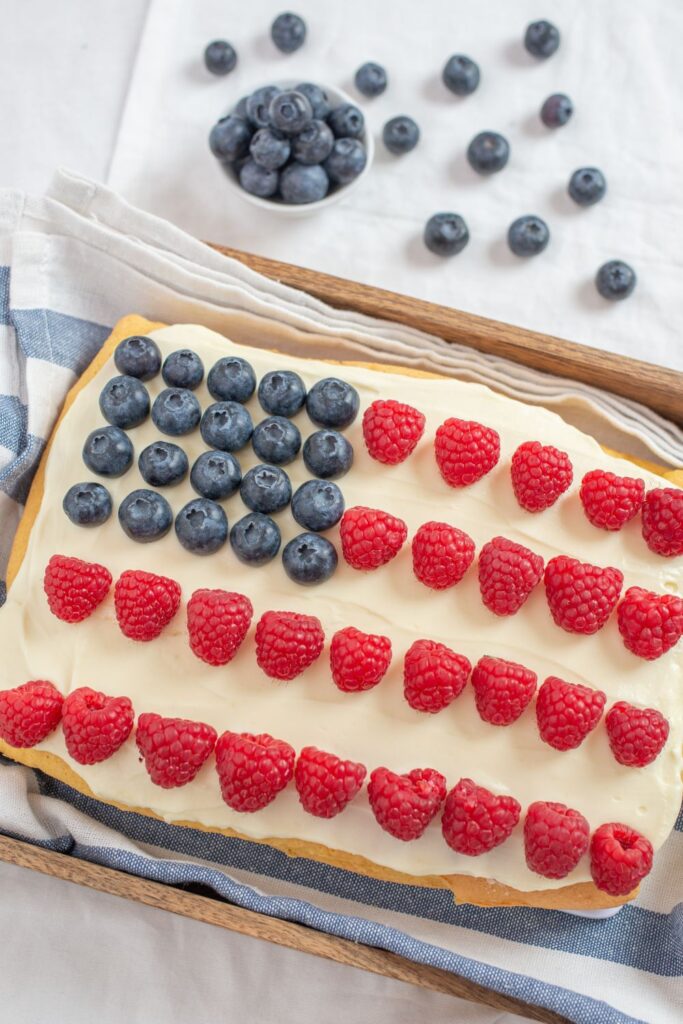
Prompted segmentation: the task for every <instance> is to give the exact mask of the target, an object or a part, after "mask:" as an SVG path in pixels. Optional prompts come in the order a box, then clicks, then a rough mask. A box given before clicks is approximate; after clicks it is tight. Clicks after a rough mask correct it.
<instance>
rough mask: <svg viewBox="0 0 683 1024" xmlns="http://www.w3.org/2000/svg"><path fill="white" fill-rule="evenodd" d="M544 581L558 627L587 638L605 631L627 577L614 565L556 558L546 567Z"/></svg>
mask: <svg viewBox="0 0 683 1024" xmlns="http://www.w3.org/2000/svg"><path fill="white" fill-rule="evenodd" d="M543 582H544V583H545V596H546V598H547V600H548V607H549V608H550V614H551V615H552V617H553V619H554V620H555V623H556V625H558V626H561V627H562V629H566V630H567V632H568V633H582V634H584V636H588V635H590V634H591V633H597V632H598V630H599V629H602V627H603V626H604V625H605V623H606V622H607V620H608V618H609V617H610V615H611V614H612V612H613V611H614V609H615V607H616V604H617V601H618V600H619V594H620V593H621V587H622V584H623V582H624V577H623V575H622V573H620V572H619V570H618V569H613V568H612V567H611V566H608V567H607V568H605V569H603V568H601V567H600V566H599V565H590V564H589V563H587V562H579V560H578V559H576V558H568V557H567V555H557V556H556V557H555V558H551V559H550V561H549V562H548V564H547V565H546V567H545V574H544V577H543Z"/></svg>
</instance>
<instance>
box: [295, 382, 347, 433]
mask: <svg viewBox="0 0 683 1024" xmlns="http://www.w3.org/2000/svg"><path fill="white" fill-rule="evenodd" d="M359 407H360V398H359V396H358V392H357V391H356V389H355V388H354V387H352V386H351V385H350V384H347V383H346V381H344V380H339V378H338V377H325V378H324V379H323V380H319V381H318V382H317V383H316V384H314V385H313V387H312V388H311V390H310V391H309V392H308V395H307V396H306V410H307V412H308V415H309V416H310V418H311V419H312V420H313V422H314V423H315V424H316V426H318V427H334V428H335V429H337V430H343V429H344V427H348V426H349V425H350V424H351V423H353V421H354V420H355V418H356V416H357V415H358V409H359Z"/></svg>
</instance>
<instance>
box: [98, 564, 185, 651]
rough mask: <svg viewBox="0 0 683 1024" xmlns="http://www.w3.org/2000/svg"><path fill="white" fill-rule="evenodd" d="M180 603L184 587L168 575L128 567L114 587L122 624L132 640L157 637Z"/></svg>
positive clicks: (122, 628) (116, 604)
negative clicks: (181, 589) (181, 587)
mask: <svg viewBox="0 0 683 1024" xmlns="http://www.w3.org/2000/svg"><path fill="white" fill-rule="evenodd" d="M179 605H180V586H179V585H178V584H177V583H176V581H175V580H172V579H169V578H168V576H157V575H156V573H153V572H142V571H141V570H140V569H127V570H126V571H125V572H122V573H121V575H120V576H119V578H118V580H117V581H116V585H115V586H114V607H115V609H116V618H117V620H118V623H119V627H120V629H121V632H122V633H123V635H124V636H127V637H129V638H130V639H131V640H144V641H146V640H154V639H155V637H158V636H159V634H160V633H161V631H162V629H163V628H164V626H167V625H168V623H169V622H170V621H171V619H172V618H173V616H174V615H175V613H176V612H177V611H178V606H179Z"/></svg>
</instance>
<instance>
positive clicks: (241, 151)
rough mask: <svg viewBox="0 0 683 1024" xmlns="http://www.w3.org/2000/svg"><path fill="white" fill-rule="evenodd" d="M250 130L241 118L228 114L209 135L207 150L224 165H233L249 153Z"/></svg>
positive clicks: (246, 122)
mask: <svg viewBox="0 0 683 1024" xmlns="http://www.w3.org/2000/svg"><path fill="white" fill-rule="evenodd" d="M251 136H252V128H251V126H250V125H249V123H248V121H246V119H245V118H243V117H238V116H237V114H228V116H227V117H222V118H221V119H220V121H218V122H217V123H216V124H215V125H214V126H213V128H212V129H211V131H210V133H209V148H210V149H211V152H212V153H213V155H214V156H215V157H216V159H217V160H220V161H221V162H222V163H224V164H231V163H234V162H235V160H240V159H241V158H242V157H243V156H246V155H247V153H248V152H249V143H250V141H251Z"/></svg>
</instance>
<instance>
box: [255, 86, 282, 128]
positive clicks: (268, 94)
mask: <svg viewBox="0 0 683 1024" xmlns="http://www.w3.org/2000/svg"><path fill="white" fill-rule="evenodd" d="M279 92H280V89H278V87H277V85H264V86H262V87H261V88H260V89H257V90H256V91H255V92H252V94H251V96H248V97H247V117H248V118H249V120H250V121H251V123H252V124H253V125H254V126H255V127H256V128H268V127H269V126H270V119H269V117H268V108H269V107H270V102H271V100H272V99H273V97H274V96H277V94H278V93H279Z"/></svg>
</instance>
